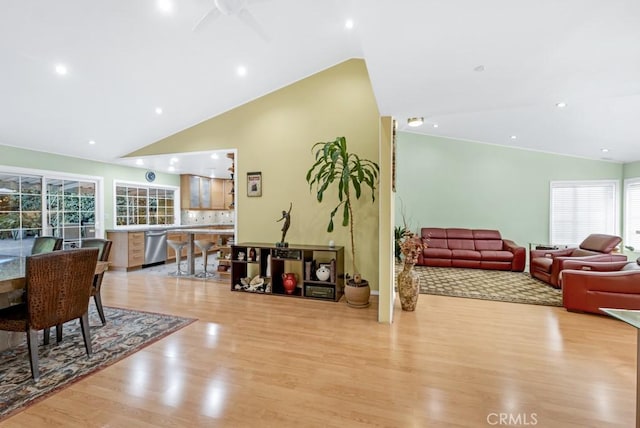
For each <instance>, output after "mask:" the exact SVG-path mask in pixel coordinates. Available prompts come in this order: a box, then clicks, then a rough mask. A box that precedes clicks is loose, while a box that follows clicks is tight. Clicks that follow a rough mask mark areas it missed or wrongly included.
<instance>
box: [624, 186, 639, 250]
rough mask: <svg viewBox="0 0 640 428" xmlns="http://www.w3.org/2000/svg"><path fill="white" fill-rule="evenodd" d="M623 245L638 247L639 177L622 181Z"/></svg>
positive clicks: (636, 248) (635, 248) (637, 248)
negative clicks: (623, 211) (623, 208)
mask: <svg viewBox="0 0 640 428" xmlns="http://www.w3.org/2000/svg"><path fill="white" fill-rule="evenodd" d="M624 197H625V203H624V206H625V215H624V245H625V246H630V247H633V248H634V250H635V251H639V249H640V178H632V179H629V180H625V181H624Z"/></svg>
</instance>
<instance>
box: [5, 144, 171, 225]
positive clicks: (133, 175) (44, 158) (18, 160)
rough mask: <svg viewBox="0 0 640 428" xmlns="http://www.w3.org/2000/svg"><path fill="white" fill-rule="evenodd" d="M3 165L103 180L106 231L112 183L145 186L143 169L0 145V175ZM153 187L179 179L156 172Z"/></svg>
mask: <svg viewBox="0 0 640 428" xmlns="http://www.w3.org/2000/svg"><path fill="white" fill-rule="evenodd" d="M3 166H11V167H19V168H27V169H37V170H44V171H53V172H60V173H63V174H66V173H69V174H81V175H87V176H92V177H102V178H103V180H104V202H103V203H104V205H103V206H104V223H105V224H104V229H105V230H106V229H111V228H113V182H114V180H118V181H129V182H134V183H140V184H145V183H147V182H146V180H145V178H144V174H145V172H146V169H142V168H131V167H126V166H120V165H114V164H110V163H105V162H97V161H92V160H87V159H80V158H74V157H70V156H61V155H56V154H52V153H46V152H38V151H33V150H26V149H20V148H17V147H11V146H0V172H1V171H2V167H3ZM147 184H148V183H147ZM153 184H157V185H165V186H175V187H180V176H179V175H175V174H164V173H159V172H158V173H156V180H155V181H154V182H153Z"/></svg>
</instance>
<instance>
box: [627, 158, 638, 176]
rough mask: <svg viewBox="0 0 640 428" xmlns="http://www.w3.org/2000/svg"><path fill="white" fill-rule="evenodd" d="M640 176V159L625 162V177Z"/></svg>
mask: <svg viewBox="0 0 640 428" xmlns="http://www.w3.org/2000/svg"><path fill="white" fill-rule="evenodd" d="M637 177H640V161H638V162H631V163H625V164H624V178H637Z"/></svg>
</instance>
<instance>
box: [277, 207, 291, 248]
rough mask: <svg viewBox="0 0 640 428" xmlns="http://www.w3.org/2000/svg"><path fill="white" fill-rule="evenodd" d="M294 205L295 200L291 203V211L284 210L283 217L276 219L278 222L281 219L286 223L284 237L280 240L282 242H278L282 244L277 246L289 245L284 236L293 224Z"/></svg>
mask: <svg viewBox="0 0 640 428" xmlns="http://www.w3.org/2000/svg"><path fill="white" fill-rule="evenodd" d="M292 207H293V202H290V203H289V211H282V217H281V218H280V219H279V220H276V223H277V222H279V221H282V220H284V223H283V224H282V239H281V240H280V242H279V243H278V244H281V245H277V244H276V246H282V247H287V246H288V245H287V243H286V242H285V240H284V238H285V236H287V230H289V226H290V225H291V208H292Z"/></svg>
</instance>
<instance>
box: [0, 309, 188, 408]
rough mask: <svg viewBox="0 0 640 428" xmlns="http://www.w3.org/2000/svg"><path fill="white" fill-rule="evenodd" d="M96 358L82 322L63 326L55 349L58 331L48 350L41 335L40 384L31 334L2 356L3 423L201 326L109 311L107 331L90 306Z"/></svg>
mask: <svg viewBox="0 0 640 428" xmlns="http://www.w3.org/2000/svg"><path fill="white" fill-rule="evenodd" d="M89 308H90V311H89V325H90V326H91V345H92V349H93V354H92V355H91V357H90V358H87V354H86V351H85V349H84V341H83V339H82V332H81V330H80V322H79V321H77V320H75V321H72V322H68V323H66V324H65V325H64V329H63V337H62V341H61V342H60V343H59V344H56V339H55V328H54V329H52V331H51V340H50V344H49V345H46V346H45V345H42V333H40V334H39V340H40V346H39V347H38V348H39V354H38V357H39V365H38V366H39V367H40V380H39V381H38V382H37V383H36V382H34V381H33V379H32V378H31V368H30V366H29V353H28V350H27V342H26V335H25V334H24V333H16V334H19V335H20V336H21V339H20V340H19V344H17V345H16V346H14V347H11V348H9V349H7V350H5V351H3V352H0V420H2V419H3V418H6V417H7V416H9V415H11V414H12V413H14V412H16V411H18V410H21V409H22V408H23V407H25V406H27V405H30V404H33V403H34V402H35V401H37V400H39V399H42V398H44V397H45V396H47V395H48V394H50V393H52V392H54V391H56V390H58V389H61V388H63V387H66V386H68V385H70V384H72V383H73V382H76V381H78V380H80V379H82V378H83V377H85V376H87V375H89V374H91V373H92V372H95V371H96V370H99V369H102V368H104V367H106V366H108V365H111V364H113V363H115V362H116V361H118V360H121V359H122V358H124V357H126V356H128V355H130V354H132V353H134V352H136V351H139V350H140V349H142V348H144V347H145V346H148V345H150V344H152V343H154V342H156V341H157V340H159V339H161V338H163V337H165V336H167V335H169V334H171V333H173V332H175V331H177V330H179V329H181V328H183V327H186V326H187V325H189V324H191V323H192V322H194V321H196V320H195V319H192V318H180V317H174V316H171V315H163V314H156V313H150V312H139V311H132V310H128V309H119V308H110V307H105V308H104V311H105V316H106V318H107V324H106V325H105V326H102V324H101V322H100V318H99V317H98V314H97V312H96V311H95V307H94V305H93V304H91V305H90V306H89Z"/></svg>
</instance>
